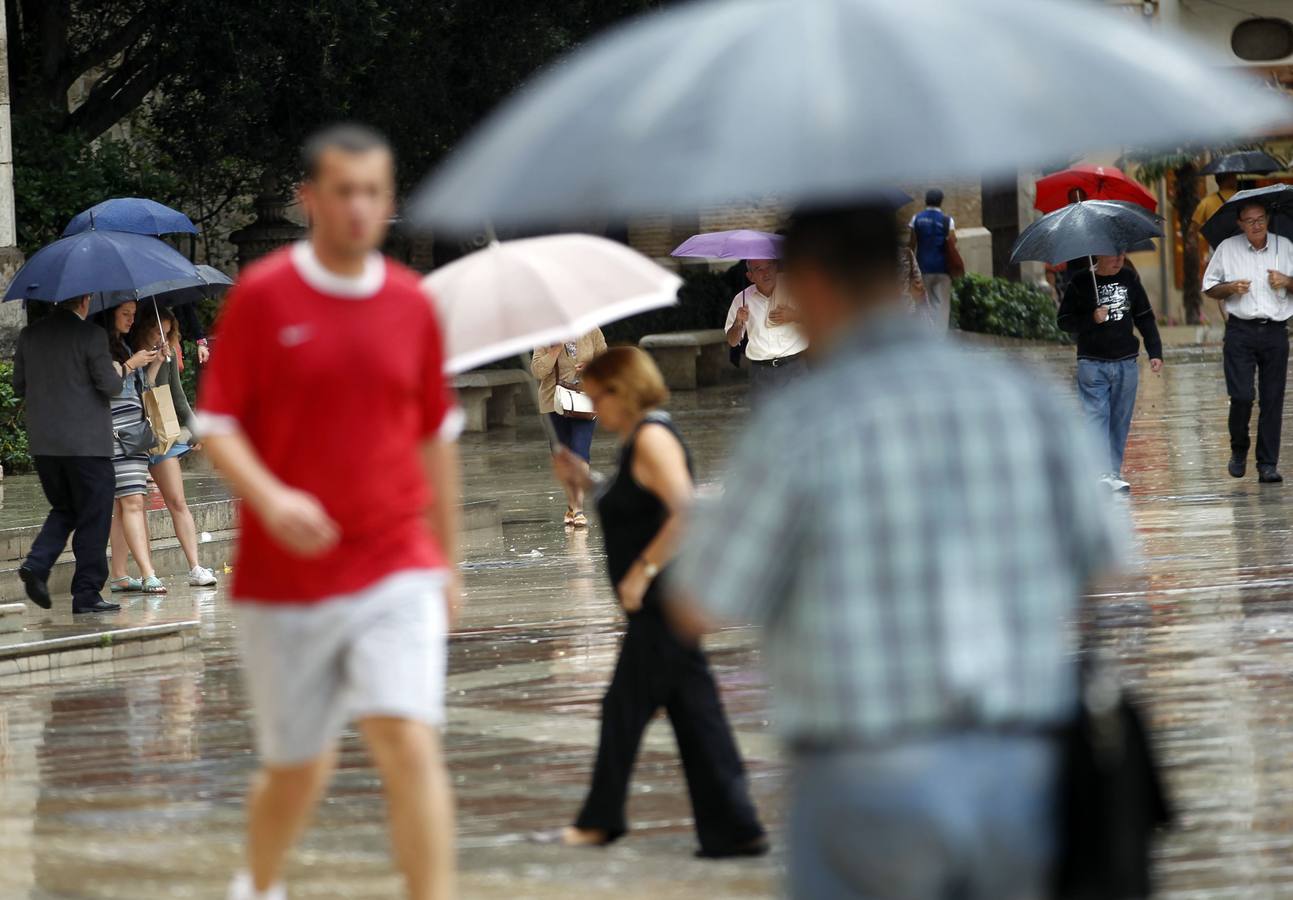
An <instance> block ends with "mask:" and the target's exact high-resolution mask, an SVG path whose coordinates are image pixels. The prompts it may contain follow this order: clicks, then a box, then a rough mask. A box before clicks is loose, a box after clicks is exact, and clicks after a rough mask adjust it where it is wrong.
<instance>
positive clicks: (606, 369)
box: [581, 347, 669, 412]
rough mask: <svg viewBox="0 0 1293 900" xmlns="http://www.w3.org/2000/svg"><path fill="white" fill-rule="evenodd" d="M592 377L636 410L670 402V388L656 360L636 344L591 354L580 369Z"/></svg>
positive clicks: (591, 379)
mask: <svg viewBox="0 0 1293 900" xmlns="http://www.w3.org/2000/svg"><path fill="white" fill-rule="evenodd" d="M581 374H582V376H583V378H584V380H586V381H595V382H597V384H598V385H600V386H601V387H603V388H605V389H606V390H607V391H609V392H611V393H613V394H615V395H616V396H618V397H620V398H621V399H623V400H624V402H625V403H628V404H629V405H631V406H634V407H636V408H637V411H638V412H647V411H649V410H652V409H655V408H656V407H658V406H663V405H664V404H665V403H667V402H669V389H668V388H667V387H665V384H664V376H663V375H661V374H660V370H659V368H657V367H656V364H655V361H654V360H653V359H651V357H650V355H649V354H647V353H646V351H644V350H639V349H638V348H637V347H611V348H610V349H609V350H607V351H606V352H605V353H601V354H599V355H597V356H596V357H594V358H593V360H592V362H590V363H588V365H586V366H584V370H583V372H582V373H581Z"/></svg>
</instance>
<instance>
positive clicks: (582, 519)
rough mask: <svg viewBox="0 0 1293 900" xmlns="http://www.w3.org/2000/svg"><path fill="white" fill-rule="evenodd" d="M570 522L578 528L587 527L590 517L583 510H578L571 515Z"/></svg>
mask: <svg viewBox="0 0 1293 900" xmlns="http://www.w3.org/2000/svg"><path fill="white" fill-rule="evenodd" d="M570 524H571V525H573V526H575V527H576V528H587V527H588V517H587V516H586V515H584V514H583V512H582V511H576V512H575V514H574V515H573V516H571V517H570Z"/></svg>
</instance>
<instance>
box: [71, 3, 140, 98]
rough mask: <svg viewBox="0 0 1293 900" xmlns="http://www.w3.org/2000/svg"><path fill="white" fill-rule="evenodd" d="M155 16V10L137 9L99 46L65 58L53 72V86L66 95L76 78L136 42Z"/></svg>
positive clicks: (106, 61)
mask: <svg viewBox="0 0 1293 900" xmlns="http://www.w3.org/2000/svg"><path fill="white" fill-rule="evenodd" d="M156 20H157V12H156V10H155V9H145V10H144V11H142V12H139V13H136V14H135V16H134V18H132V19H131V20H130V21H129V22H127V23H126V24H125V25H123V26H122V27H121V28H119V29H118V30H117V31H116V33H115V34H111V35H109V36H108V37H107V38H105V39H104V40H102V41H100V42H99V44H98V45H97V46H94V47H91V48H89V49H88V50H86V51H84V52H82V53H78V54H77V55H75V56H73V57H70V58H68V59H66V60H64V61H63V64H62V65H61V66H60V67H59V69H58V72H57V73H56V74H55V75H54V76H53V84H52V87H51V89H52V90H53V91H54V92H56V93H58V94H60V95H66V94H67V91H68V89H70V88H71V87H72V85H73V84H75V83H76V79H78V78H80V77H81V76H82V75H84V74H85V73H87V72H89V71H91V70H92V69H96V68H98V67H99V66H103V65H107V63H109V62H110V61H111V60H112V59H113V58H114V57H116V56H118V55H120V54H122V53H124V52H126V51H127V50H129V49H130V48H131V47H133V46H135V45H136V44H137V43H138V42H139V41H140V39H141V38H143V37H144V36H145V35H146V34H147V32H148V30H149V29H150V28H151V27H152V26H153V25H154V24H155V22H156Z"/></svg>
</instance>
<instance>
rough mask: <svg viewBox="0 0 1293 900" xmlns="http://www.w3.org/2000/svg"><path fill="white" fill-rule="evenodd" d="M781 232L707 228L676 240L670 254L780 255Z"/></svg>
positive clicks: (718, 256) (709, 256) (714, 256)
mask: <svg viewBox="0 0 1293 900" xmlns="http://www.w3.org/2000/svg"><path fill="white" fill-rule="evenodd" d="M781 240H782V238H781V235H779V234H769V233H768V232H766V231H748V230H746V229H744V228H742V229H738V230H737V231H711V232H708V233H707V234H694V235H692V236H691V237H689V238H687V240H685V241H683V242H682V243H681V244H679V245H678V246H677V247H676V248H675V249H674V251H673V253H671V254H669V255H670V256H698V257H701V258H703V259H780V258H781Z"/></svg>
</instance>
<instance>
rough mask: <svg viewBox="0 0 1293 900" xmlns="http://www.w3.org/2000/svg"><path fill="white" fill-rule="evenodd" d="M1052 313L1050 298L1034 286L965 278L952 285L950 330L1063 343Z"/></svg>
mask: <svg viewBox="0 0 1293 900" xmlns="http://www.w3.org/2000/svg"><path fill="white" fill-rule="evenodd" d="M1055 314H1056V306H1055V300H1054V298H1053V297H1052V296H1051V294H1050V292H1049V291H1047V290H1045V289H1044V288H1041V287H1039V286H1037V285H1035V284H1022V283H1020V282H1018V281H1010V280H1009V279H1006V278H990V277H988V276H986V275H966V276H965V277H963V278H958V279H957V280H956V282H955V283H954V284H953V285H952V327H953V328H959V329H961V330H962V331H974V332H978V333H980V334H995V335H1000V336H1002V337H1013V338H1026V339H1029V340H1037V341H1056V342H1067V341H1068V340H1070V338H1069V336H1068V335H1067V334H1065V333H1064V332H1063V331H1061V330H1060V327H1059V325H1058V324H1056V320H1055Z"/></svg>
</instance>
